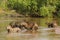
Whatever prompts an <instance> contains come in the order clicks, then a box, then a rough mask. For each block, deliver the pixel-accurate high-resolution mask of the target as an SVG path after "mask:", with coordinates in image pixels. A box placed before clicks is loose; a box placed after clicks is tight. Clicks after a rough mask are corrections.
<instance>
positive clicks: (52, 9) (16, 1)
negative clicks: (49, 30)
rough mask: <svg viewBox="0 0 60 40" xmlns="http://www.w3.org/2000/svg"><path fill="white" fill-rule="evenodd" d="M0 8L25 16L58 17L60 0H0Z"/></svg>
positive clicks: (59, 14) (59, 15)
mask: <svg viewBox="0 0 60 40" xmlns="http://www.w3.org/2000/svg"><path fill="white" fill-rule="evenodd" d="M0 8H2V9H3V10H16V12H18V13H19V14H23V15H25V16H32V15H33V16H39V17H40V16H43V17H53V16H58V17H60V0H0Z"/></svg>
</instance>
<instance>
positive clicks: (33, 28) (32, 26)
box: [21, 21, 38, 31]
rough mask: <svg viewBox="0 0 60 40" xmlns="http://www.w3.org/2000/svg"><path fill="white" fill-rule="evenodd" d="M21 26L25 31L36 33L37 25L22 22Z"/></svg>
mask: <svg viewBox="0 0 60 40" xmlns="http://www.w3.org/2000/svg"><path fill="white" fill-rule="evenodd" d="M21 26H22V27H24V28H25V29H27V30H31V31H37V29H38V25H37V24H36V23H34V22H28V21H24V22H22V23H21Z"/></svg>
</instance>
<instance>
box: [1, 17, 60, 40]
mask: <svg viewBox="0 0 60 40" xmlns="http://www.w3.org/2000/svg"><path fill="white" fill-rule="evenodd" d="M23 19H24V18H23ZM23 19H21V20H23ZM17 20H18V19H17ZM26 20H32V21H33V22H37V23H38V25H40V29H38V32H35V33H31V32H25V33H23V32H21V33H11V34H7V32H6V29H3V27H1V28H0V40H60V34H56V33H55V31H53V30H52V29H50V28H46V27H47V25H46V24H45V23H46V22H47V21H48V22H50V21H51V20H52V18H51V19H50V18H48V19H47V18H27V19H26ZM59 21H60V20H59ZM6 22H8V21H5V23H6ZM8 23H9V22H8ZM2 24H4V22H1V24H0V26H1V25H2ZM42 26H43V27H42ZM45 26H46V27H45ZM4 28H6V27H4ZM3 31H4V32H3ZM1 32H2V33H1Z"/></svg>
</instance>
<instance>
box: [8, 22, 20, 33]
mask: <svg viewBox="0 0 60 40" xmlns="http://www.w3.org/2000/svg"><path fill="white" fill-rule="evenodd" d="M7 31H8V33H11V32H20V31H21V29H20V28H19V27H16V26H15V24H14V23H13V22H11V23H10V24H9V25H8V26H7Z"/></svg>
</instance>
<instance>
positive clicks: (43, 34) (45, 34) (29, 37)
mask: <svg viewBox="0 0 60 40" xmlns="http://www.w3.org/2000/svg"><path fill="white" fill-rule="evenodd" d="M5 37H6V38H5V39H6V40H59V39H60V35H56V34H55V33H54V32H53V31H51V30H48V29H47V30H44V29H43V30H40V31H39V32H36V33H30V32H29V33H28V32H26V33H11V34H7V35H5Z"/></svg>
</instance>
